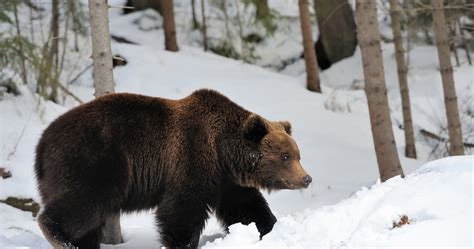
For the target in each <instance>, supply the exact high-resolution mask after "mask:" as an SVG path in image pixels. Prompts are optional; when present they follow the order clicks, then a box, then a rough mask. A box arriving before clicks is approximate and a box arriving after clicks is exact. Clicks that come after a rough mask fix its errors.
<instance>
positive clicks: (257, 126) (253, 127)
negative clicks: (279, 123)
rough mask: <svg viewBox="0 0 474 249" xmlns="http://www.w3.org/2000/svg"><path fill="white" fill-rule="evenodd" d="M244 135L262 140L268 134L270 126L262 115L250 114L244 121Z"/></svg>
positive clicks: (253, 139)
mask: <svg viewBox="0 0 474 249" xmlns="http://www.w3.org/2000/svg"><path fill="white" fill-rule="evenodd" d="M243 129H244V136H245V137H246V138H248V139H250V140H252V141H255V142H260V140H262V138H263V137H264V136H265V135H267V133H268V127H267V124H266V123H265V120H263V118H262V117H260V116H258V115H257V114H254V113H252V114H250V116H249V117H248V118H247V120H245V123H244V127H243Z"/></svg>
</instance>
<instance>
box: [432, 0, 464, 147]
mask: <svg viewBox="0 0 474 249" xmlns="http://www.w3.org/2000/svg"><path fill="white" fill-rule="evenodd" d="M431 3H432V6H433V23H434V31H435V38H436V47H437V48H438V60H439V68H440V72H441V79H442V81H443V92H444V104H445V106H446V117H447V119H448V133H449V143H450V147H449V154H450V155H451V156H454V155H464V147H463V142H462V133H461V122H460V119H459V110H458V102H457V96H456V89H455V87H454V77H453V67H452V65H451V53H450V51H449V40H448V32H447V29H446V21H445V17H444V12H443V0H432V2H431Z"/></svg>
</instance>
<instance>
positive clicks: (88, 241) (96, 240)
mask: <svg viewBox="0 0 474 249" xmlns="http://www.w3.org/2000/svg"><path fill="white" fill-rule="evenodd" d="M101 236H102V229H101V228H96V229H93V230H91V231H89V232H88V233H86V234H85V235H84V236H82V237H81V238H79V239H77V240H75V241H74V242H73V244H74V246H76V247H78V248H79V249H83V248H84V249H100V239H101Z"/></svg>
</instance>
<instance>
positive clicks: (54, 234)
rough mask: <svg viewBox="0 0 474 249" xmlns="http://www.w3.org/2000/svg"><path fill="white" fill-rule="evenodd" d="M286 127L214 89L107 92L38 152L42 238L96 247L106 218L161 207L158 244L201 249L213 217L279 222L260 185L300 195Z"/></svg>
mask: <svg viewBox="0 0 474 249" xmlns="http://www.w3.org/2000/svg"><path fill="white" fill-rule="evenodd" d="M290 135H291V126H290V123H288V122H286V121H284V122H271V121H268V120H266V119H264V118H262V117H261V116H259V115H257V114H254V113H251V112H249V111H247V110H245V109H243V108H242V107H240V106H239V105H237V104H235V103H234V102H232V101H231V100H229V99H228V98H227V97H225V96H223V95H221V94H220V93H218V92H216V91H213V90H198V91H196V92H194V93H193V94H191V95H189V96H188V97H186V98H183V99H180V100H170V99H164V98H156V97H148V96H142V95H136V94H128V93H121V94H110V95H107V96H104V97H101V98H98V99H96V100H93V101H91V102H89V103H86V104H83V105H81V106H78V107H76V108H74V109H72V110H70V111H68V112H67V113H65V114H64V115H62V116H60V117H59V118H58V119H56V120H55V121H54V122H52V123H51V125H49V127H48V128H47V129H46V130H45V131H44V133H43V135H42V137H41V139H40V141H39V143H38V146H37V148H36V163H35V173H36V178H37V181H38V188H39V192H40V194H41V198H42V203H43V209H42V212H41V214H40V216H39V218H38V222H39V225H40V227H41V229H42V231H43V233H44V234H45V236H46V238H48V240H49V241H50V242H51V243H52V244H53V245H54V244H56V245H60V246H61V247H79V248H99V240H100V237H101V228H102V226H103V225H104V221H105V220H106V219H107V218H108V217H110V216H112V215H117V214H120V212H132V211H139V210H150V209H155V208H156V222H157V226H158V228H159V231H160V235H161V242H162V244H163V245H164V246H166V247H171V248H183V247H186V248H196V247H197V246H198V243H199V237H200V234H201V231H202V230H203V228H204V225H205V221H206V219H207V218H208V217H209V214H210V213H211V212H213V211H214V212H215V214H216V216H217V217H218V219H219V220H220V221H221V222H222V224H223V226H224V227H228V226H230V225H231V224H234V223H238V222H241V223H243V224H249V223H251V222H255V224H256V226H257V228H258V230H259V232H260V235H261V236H263V235H265V234H267V233H268V232H270V231H271V230H272V228H273V225H274V223H275V222H276V218H275V216H274V215H273V214H272V212H271V210H270V208H269V207H268V204H267V202H266V201H265V199H264V197H263V196H262V194H261V193H260V191H259V189H266V190H269V191H271V190H278V189H301V188H306V187H308V185H309V184H310V183H311V177H310V176H309V175H308V174H307V173H306V172H305V171H304V169H303V168H302V166H301V164H300V163H299V160H300V153H299V150H298V147H297V145H296V143H295V141H294V140H293V138H292V137H291V136H290Z"/></svg>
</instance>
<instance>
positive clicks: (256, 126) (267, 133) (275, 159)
mask: <svg viewBox="0 0 474 249" xmlns="http://www.w3.org/2000/svg"><path fill="white" fill-rule="evenodd" d="M243 136H244V139H245V140H247V141H248V143H249V144H251V145H253V146H251V147H253V148H254V149H253V150H252V152H251V153H255V155H252V156H251V158H253V159H254V160H255V161H254V162H252V163H251V166H250V167H251V168H252V170H251V174H247V175H246V176H245V177H244V178H243V179H244V180H242V181H241V182H240V184H241V185H243V186H248V187H257V188H263V189H267V190H269V191H271V190H279V189H302V188H307V187H308V186H309V184H310V183H311V181H312V178H311V176H309V175H308V173H306V171H305V170H304V169H303V167H302V166H301V164H300V151H299V149H298V146H297V145H296V142H295V140H294V139H293V138H292V137H291V124H290V123H289V122H288V121H280V122H271V121H268V120H265V119H264V118H262V117H260V116H259V115H256V114H251V115H250V116H249V117H248V118H247V120H246V121H245V122H244V124H243Z"/></svg>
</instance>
